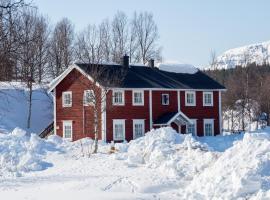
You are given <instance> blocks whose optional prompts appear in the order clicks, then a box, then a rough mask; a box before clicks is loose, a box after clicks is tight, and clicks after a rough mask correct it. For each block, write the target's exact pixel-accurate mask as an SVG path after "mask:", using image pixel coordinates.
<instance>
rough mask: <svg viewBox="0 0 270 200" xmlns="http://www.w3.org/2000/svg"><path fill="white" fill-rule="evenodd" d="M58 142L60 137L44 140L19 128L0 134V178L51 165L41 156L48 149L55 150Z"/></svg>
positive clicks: (38, 169)
mask: <svg viewBox="0 0 270 200" xmlns="http://www.w3.org/2000/svg"><path fill="white" fill-rule="evenodd" d="M58 143H61V141H60V139H59V140H58V141H57V140H54V141H52V140H50V141H45V140H42V139H41V138H39V137H38V136H37V135H35V134H27V133H26V132H25V131H24V130H22V129H19V128H15V129H14V130H13V131H12V132H11V133H9V134H0V179H2V178H7V177H17V176H22V175H23V174H24V173H27V172H31V171H40V170H44V169H46V168H47V167H50V166H52V164H50V163H47V162H44V161H43V156H44V155H45V154H46V153H47V152H48V151H55V150H57V148H56V145H57V144H58Z"/></svg>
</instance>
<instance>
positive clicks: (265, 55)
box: [217, 41, 270, 69]
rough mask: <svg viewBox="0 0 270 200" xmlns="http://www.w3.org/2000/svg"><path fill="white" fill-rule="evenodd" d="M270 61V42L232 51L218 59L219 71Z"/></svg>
mask: <svg viewBox="0 0 270 200" xmlns="http://www.w3.org/2000/svg"><path fill="white" fill-rule="evenodd" d="M269 61H270V41H267V42H262V43H257V44H251V45H247V46H243V47H238V48H235V49H230V50H228V51H226V52H224V53H223V54H221V55H220V56H218V57H217V68H218V69H230V68H234V67H235V66H237V65H242V66H245V65H246V64H247V63H256V64H258V65H261V64H263V63H266V62H267V63H269Z"/></svg>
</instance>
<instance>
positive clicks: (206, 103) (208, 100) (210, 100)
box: [203, 92, 213, 106]
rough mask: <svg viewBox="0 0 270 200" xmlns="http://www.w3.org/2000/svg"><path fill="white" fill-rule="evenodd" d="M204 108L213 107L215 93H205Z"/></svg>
mask: <svg viewBox="0 0 270 200" xmlns="http://www.w3.org/2000/svg"><path fill="white" fill-rule="evenodd" d="M203 106H213V92H204V93H203Z"/></svg>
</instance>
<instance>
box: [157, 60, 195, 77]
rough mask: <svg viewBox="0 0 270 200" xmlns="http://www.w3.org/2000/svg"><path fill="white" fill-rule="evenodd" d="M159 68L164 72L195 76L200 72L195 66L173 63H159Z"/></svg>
mask: <svg viewBox="0 0 270 200" xmlns="http://www.w3.org/2000/svg"><path fill="white" fill-rule="evenodd" d="M157 67H158V68H159V69H160V70H163V71H168V72H175V73H182V74H195V73H196V72H197V71H198V69H197V68H196V67H194V66H193V65H191V64H184V63H173V62H168V63H158V64H157Z"/></svg>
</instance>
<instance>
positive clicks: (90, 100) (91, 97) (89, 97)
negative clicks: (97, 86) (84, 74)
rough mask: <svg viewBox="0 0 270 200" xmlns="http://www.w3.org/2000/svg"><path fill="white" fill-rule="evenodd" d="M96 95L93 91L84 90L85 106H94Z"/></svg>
mask: <svg viewBox="0 0 270 200" xmlns="http://www.w3.org/2000/svg"><path fill="white" fill-rule="evenodd" d="M94 101H95V94H94V91H93V90H84V92H83V105H85V106H89V105H94Z"/></svg>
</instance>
